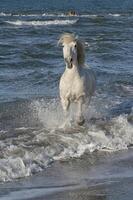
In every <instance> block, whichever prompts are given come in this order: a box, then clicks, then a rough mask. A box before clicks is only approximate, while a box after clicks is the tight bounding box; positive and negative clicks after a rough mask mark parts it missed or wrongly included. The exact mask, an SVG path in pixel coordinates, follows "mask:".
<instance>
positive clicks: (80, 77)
mask: <svg viewBox="0 0 133 200" xmlns="http://www.w3.org/2000/svg"><path fill="white" fill-rule="evenodd" d="M58 43H59V44H62V46H63V56H64V61H65V64H66V69H65V71H64V73H63V75H62V77H61V79H60V84H59V90H60V98H61V103H62V107H63V110H64V112H65V114H66V115H67V113H68V109H69V106H70V103H72V102H76V103H77V105H78V110H77V117H76V119H77V123H78V125H83V124H84V122H85V119H84V116H83V112H82V108H83V104H85V102H86V101H87V100H88V102H90V99H91V96H92V95H93V93H94V91H95V85H96V84H95V83H96V80H95V75H94V73H93V71H92V70H91V69H87V68H84V61H85V51H84V45H83V43H82V42H81V41H80V40H79V39H78V37H76V36H75V35H74V34H70V33H64V34H63V35H61V37H60V39H59V42H58Z"/></svg>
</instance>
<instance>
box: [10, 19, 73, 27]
mask: <svg viewBox="0 0 133 200" xmlns="http://www.w3.org/2000/svg"><path fill="white" fill-rule="evenodd" d="M76 22H77V20H47V21H35V20H34V21H23V20H17V21H6V23H8V24H12V25H16V26H48V25H69V24H75V23H76Z"/></svg>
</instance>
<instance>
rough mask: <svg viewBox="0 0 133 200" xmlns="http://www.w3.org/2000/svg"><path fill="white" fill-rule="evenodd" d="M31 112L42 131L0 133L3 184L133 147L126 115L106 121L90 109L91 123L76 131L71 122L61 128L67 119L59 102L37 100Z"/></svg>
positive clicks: (18, 129) (77, 128)
mask: <svg viewBox="0 0 133 200" xmlns="http://www.w3.org/2000/svg"><path fill="white" fill-rule="evenodd" d="M31 108H32V112H33V116H34V117H36V118H38V120H39V121H40V123H41V124H42V128H37V127H35V128H34V127H27V128H26V127H20V128H15V129H14V130H12V134H11V133H10V131H1V132H0V158H1V159H0V181H11V180H13V179H16V178H20V177H26V176H30V175H32V174H34V173H37V172H39V171H42V170H44V169H45V168H46V167H47V166H49V165H50V164H51V163H52V162H54V161H55V160H66V159H70V158H74V157H80V156H81V155H83V154H84V153H87V152H94V151H103V150H105V151H118V150H122V149H127V148H128V147H129V146H130V145H131V144H133V131H132V130H133V129H132V128H133V127H132V119H131V120H128V118H129V116H128V115H127V114H121V115H119V116H116V117H112V118H110V119H103V118H102V116H100V113H98V112H97V111H96V110H95V109H94V108H93V106H91V107H90V108H89V112H90V113H89V116H91V119H90V120H89V121H88V122H87V123H86V125H85V126H84V127H77V126H76V125H75V124H74V123H73V121H72V120H70V124H69V125H68V127H65V128H60V125H61V124H62V122H63V120H64V119H63V117H62V115H63V114H62V110H61V106H60V104H59V102H58V101H56V100H53V101H49V102H48V103H47V102H46V101H44V100H39V101H37V100H36V101H34V102H32V103H31ZM72 113H73V112H72ZM86 115H87V113H86ZM96 116H98V117H97V118H96ZM130 118H132V116H131V114H130ZM70 119H71V115H70Z"/></svg>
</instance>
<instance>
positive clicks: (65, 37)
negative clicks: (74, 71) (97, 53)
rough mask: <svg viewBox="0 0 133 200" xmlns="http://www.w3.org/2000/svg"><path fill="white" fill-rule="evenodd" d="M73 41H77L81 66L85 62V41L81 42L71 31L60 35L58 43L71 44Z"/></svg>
mask: <svg viewBox="0 0 133 200" xmlns="http://www.w3.org/2000/svg"><path fill="white" fill-rule="evenodd" d="M71 42H76V43H77V60H78V64H79V66H82V67H83V66H84V62H85V49H84V45H83V42H81V41H80V40H79V38H78V37H77V36H75V35H74V34H71V33H64V34H62V35H61V36H60V39H59V41H58V44H63V43H66V44H69V43H71Z"/></svg>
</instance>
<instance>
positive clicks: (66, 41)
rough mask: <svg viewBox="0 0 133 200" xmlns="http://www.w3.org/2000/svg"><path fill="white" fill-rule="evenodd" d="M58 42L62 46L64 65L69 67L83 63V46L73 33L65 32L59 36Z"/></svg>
mask: <svg viewBox="0 0 133 200" xmlns="http://www.w3.org/2000/svg"><path fill="white" fill-rule="evenodd" d="M59 43H60V44H62V46H63V56H64V61H65V63H66V67H68V68H69V69H71V68H72V67H73V66H74V65H76V66H77V65H80V66H81V65H83V63H84V48H83V45H82V43H81V42H80V41H79V40H78V38H77V37H76V36H75V35H73V34H70V33H65V34H63V35H62V36H61V37H60V40H59Z"/></svg>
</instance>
